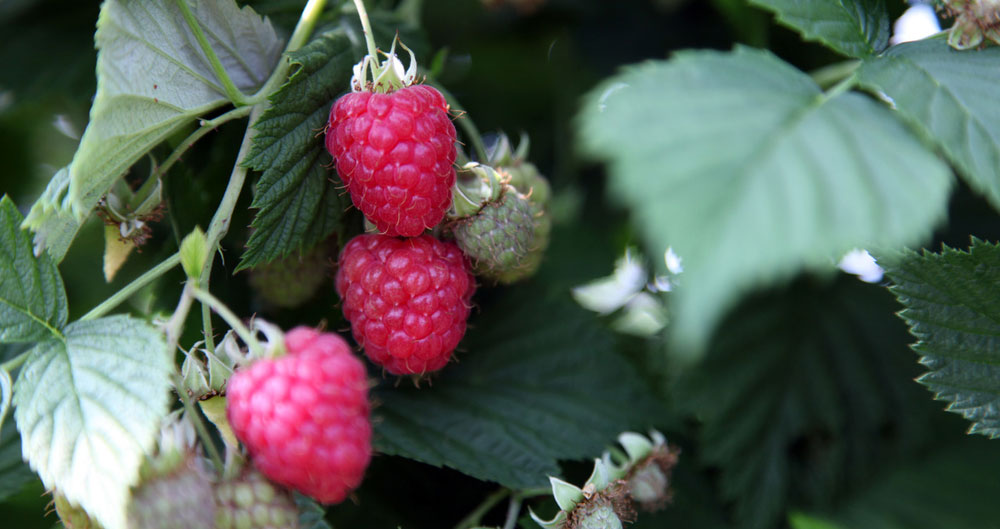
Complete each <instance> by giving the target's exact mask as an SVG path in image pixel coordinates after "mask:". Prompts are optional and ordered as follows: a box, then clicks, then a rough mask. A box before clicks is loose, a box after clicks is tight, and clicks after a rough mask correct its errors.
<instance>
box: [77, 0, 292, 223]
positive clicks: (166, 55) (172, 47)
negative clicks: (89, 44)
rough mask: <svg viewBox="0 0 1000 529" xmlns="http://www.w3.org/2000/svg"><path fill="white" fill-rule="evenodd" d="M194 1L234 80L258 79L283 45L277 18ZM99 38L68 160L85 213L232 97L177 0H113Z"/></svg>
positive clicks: (226, 2) (241, 84) (249, 82)
mask: <svg viewBox="0 0 1000 529" xmlns="http://www.w3.org/2000/svg"><path fill="white" fill-rule="evenodd" d="M191 7H192V11H193V13H194V15H195V18H197V19H198V21H199V22H200V24H201V26H202V29H203V31H204V33H205V35H206V37H207V39H208V41H209V43H210V44H211V46H212V48H213V50H214V51H215V53H216V54H217V55H218V56H219V59H220V62H221V63H222V65H223V67H224V68H225V70H226V72H227V73H228V74H229V77H230V78H231V79H232V80H233V82H234V83H235V85H236V86H237V87H238V88H239V89H240V90H242V91H244V92H250V91H252V90H254V89H256V88H257V87H259V86H260V85H261V84H262V83H263V81H264V80H265V79H266V78H267V76H268V75H269V74H270V71H271V69H272V68H273V66H274V64H275V63H276V62H277V59H278V56H279V55H280V53H281V42H280V40H279V39H278V37H277V35H276V34H275V32H274V29H273V28H272V27H271V25H270V22H268V21H267V20H266V19H262V18H261V17H260V16H258V15H257V14H256V13H254V12H253V11H252V10H251V9H250V8H249V7H246V8H243V9H240V8H239V7H238V6H237V5H236V3H235V2H233V1H232V0H223V1H219V2H211V1H195V2H192V5H191ZM96 41H97V47H98V49H99V53H98V59H97V74H98V80H97V95H96V97H95V99H94V104H93V107H92V108H91V111H90V124H89V125H88V126H87V129H86V131H85V132H84V135H83V138H82V139H81V141H80V147H79V149H78V150H77V152H76V155H75V156H74V158H73V161H72V163H71V164H70V167H69V172H70V189H69V192H70V197H71V202H72V209H73V214H74V215H75V217H76V218H77V220H81V219H83V218H84V217H85V216H86V215H87V214H88V213H89V212H90V210H91V209H92V208H93V207H94V205H95V204H96V203H97V201H98V199H100V198H101V196H102V195H104V193H106V192H107V191H108V189H109V188H110V187H111V185H112V183H113V182H114V180H115V179H116V178H118V177H120V176H121V175H122V174H124V173H125V171H126V170H128V168H129V167H130V166H131V165H132V164H133V163H135V161H136V160H138V159H139V158H140V157H141V156H142V155H143V154H144V153H146V152H147V151H148V150H149V149H151V148H152V147H154V146H155V145H156V144H158V143H160V142H161V141H163V140H164V139H165V138H167V137H168V136H169V135H170V134H172V133H173V132H175V131H177V130H178V129H179V128H181V127H183V126H184V125H185V124H187V123H190V122H191V121H192V120H194V119H195V118H196V117H198V116H200V115H202V114H205V113H207V112H209V111H211V110H213V109H216V108H219V107H220V106H222V105H224V104H226V103H227V99H226V96H225V95H224V90H223V89H222V88H221V82H220V80H219V79H218V78H217V76H216V74H215V72H214V71H213V70H212V67H211V65H210V63H209V61H208V59H207V58H206V56H205V54H204V52H203V51H202V50H201V48H200V47H199V45H198V43H197V40H196V39H195V37H194V34H193V32H192V31H191V29H190V27H188V25H187V22H186V21H185V20H184V18H183V15H182V14H181V11H180V9H179V8H178V6H177V2H176V1H172V0H157V1H135V0H131V1H130V0H108V1H106V2H105V3H104V5H103V6H102V8H101V15H100V18H99V20H98V30H97V35H96Z"/></svg>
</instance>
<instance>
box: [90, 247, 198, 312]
mask: <svg viewBox="0 0 1000 529" xmlns="http://www.w3.org/2000/svg"><path fill="white" fill-rule="evenodd" d="M180 262H181V254H180V252H177V253H175V254H173V255H171V256H170V257H167V258H166V259H164V260H163V262H161V263H160V264H158V265H156V266H154V267H153V268H151V269H149V270H147V271H146V273H144V274H142V275H141V276H139V277H137V278H135V279H134V280H133V281H132V282H131V283H129V284H127V285H125V286H124V287H122V288H121V290H119V291H118V292H115V293H114V294H112V295H111V297H109V298H108V299H106V300H104V301H102V302H101V304H100V305H98V306H96V307H94V308H92V309H90V312H88V313H86V314H84V315H83V317H81V318H80V320H81V321H82V320H92V319H94V318H100V317H101V316H104V315H105V314H107V313H108V311H110V310H111V309H113V308H115V307H117V306H118V305H119V304H121V302H123V301H125V300H126V299H128V298H129V297H130V296H132V294H135V293H136V292H138V291H139V290H140V289H141V288H142V287H144V286H146V285H148V284H150V283H152V282H153V281H154V280H156V279H157V278H158V277H160V276H162V275H163V274H165V273H167V272H169V271H170V270H173V268H174V267H175V266H177V264H178V263H180Z"/></svg>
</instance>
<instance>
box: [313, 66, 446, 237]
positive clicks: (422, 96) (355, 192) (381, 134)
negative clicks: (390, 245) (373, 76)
mask: <svg viewBox="0 0 1000 529" xmlns="http://www.w3.org/2000/svg"><path fill="white" fill-rule="evenodd" d="M326 148H327V150H328V151H330V154H332V155H333V159H334V160H335V161H336V163H337V173H339V174H340V178H341V179H342V180H343V181H344V184H345V185H346V186H347V189H348V191H350V193H351V200H352V201H353V202H354V205H355V206H357V208H358V209H360V210H361V212H362V213H364V215H365V217H367V218H368V220H370V221H372V222H373V223H374V224H375V226H376V227H377V228H378V230H379V231H380V232H382V233H384V234H385V235H401V236H403V237H416V236H417V235H420V234H421V233H423V231H424V230H425V229H427V228H432V227H434V226H436V225H437V224H438V223H439V222H441V219H443V218H444V214H445V212H446V211H447V210H448V207H449V206H450V205H451V187H452V185H453V184H454V183H455V168H454V166H453V165H454V163H455V125H454V124H452V122H451V119H449V118H448V104H447V103H446V102H445V100H444V97H443V96H442V95H441V92H438V91H437V90H436V89H434V88H432V87H430V86H425V85H413V86H409V87H406V88H401V89H398V90H395V91H393V92H390V93H387V94H382V93H375V92H352V93H349V94H346V95H344V96H343V97H341V98H340V99H338V100H337V102H336V103H335V104H334V105H333V108H331V109H330V121H329V124H328V125H327V135H326Z"/></svg>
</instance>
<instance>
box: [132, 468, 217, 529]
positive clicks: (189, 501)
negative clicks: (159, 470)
mask: <svg viewBox="0 0 1000 529" xmlns="http://www.w3.org/2000/svg"><path fill="white" fill-rule="evenodd" d="M212 495H213V490H212V476H211V475H210V474H209V473H208V471H207V470H206V469H205V467H204V464H202V462H201V460H200V459H197V458H194V457H192V458H190V459H188V460H187V461H185V462H184V463H183V464H181V465H179V466H178V467H177V468H175V469H174V470H173V471H172V472H170V473H169V474H165V475H162V476H157V477H153V478H150V479H148V480H145V481H143V482H142V483H141V484H140V485H139V486H138V487H137V488H136V489H135V490H133V492H132V501H131V502H130V503H129V508H128V526H129V529H189V528H191V527H211V526H212V524H213V523H214V521H215V513H216V508H215V501H214V498H213V497H212Z"/></svg>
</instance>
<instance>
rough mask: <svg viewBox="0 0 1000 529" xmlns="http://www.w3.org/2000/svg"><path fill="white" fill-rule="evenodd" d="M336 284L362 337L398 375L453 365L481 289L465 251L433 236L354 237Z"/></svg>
mask: <svg viewBox="0 0 1000 529" xmlns="http://www.w3.org/2000/svg"><path fill="white" fill-rule="evenodd" d="M336 286H337V293H338V294H340V297H341V299H342V300H343V310H344V317H345V318H347V320H348V321H350V322H351V330H352V331H353V333H354V337H355V339H357V341H358V343H359V344H361V346H362V347H364V350H365V354H366V355H368V358H370V359H371V360H372V361H373V362H375V363H376V364H379V365H381V366H382V367H384V368H385V369H386V370H388V371H389V372H390V373H392V374H395V375H405V374H423V373H427V372H430V371H436V370H438V369H441V368H442V367H444V365H445V364H446V363H448V359H449V358H451V352H452V351H453V350H454V349H455V347H457V346H458V342H459V341H460V340H461V339H462V336H463V335H464V334H465V323H466V320H468V318H469V310H470V305H469V301H470V299H471V298H472V294H473V292H474V291H475V289H476V285H475V280H474V278H473V277H472V274H471V273H470V272H469V266H468V264H467V261H466V259H465V257H464V256H463V255H462V252H461V250H459V249H458V247H457V246H455V244H453V243H448V242H441V241H439V240H437V239H435V238H433V237H431V236H430V235H422V236H420V237H416V238H412V239H398V238H395V237H387V236H385V235H371V234H370V235H360V236H358V237H355V238H354V239H351V241H350V242H349V243H347V245H346V246H345V247H344V250H343V251H342V252H341V254H340V268H339V270H337V276H336Z"/></svg>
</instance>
